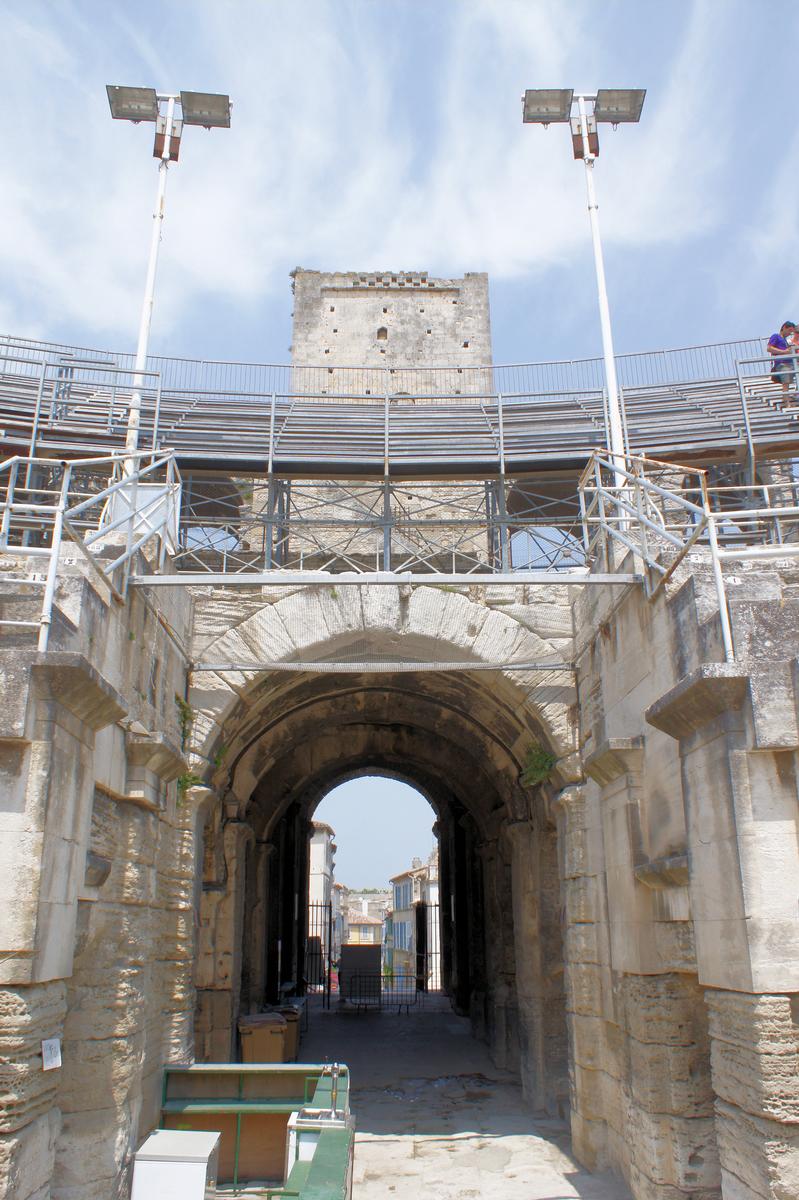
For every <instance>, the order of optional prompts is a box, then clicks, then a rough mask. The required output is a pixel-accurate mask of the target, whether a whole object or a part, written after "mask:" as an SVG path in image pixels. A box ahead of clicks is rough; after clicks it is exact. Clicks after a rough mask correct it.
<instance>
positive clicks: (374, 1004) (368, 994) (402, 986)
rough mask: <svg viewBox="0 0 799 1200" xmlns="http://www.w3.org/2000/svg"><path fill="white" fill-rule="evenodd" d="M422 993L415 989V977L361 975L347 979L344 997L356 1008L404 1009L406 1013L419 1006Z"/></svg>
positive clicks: (354, 975)
mask: <svg viewBox="0 0 799 1200" xmlns="http://www.w3.org/2000/svg"><path fill="white" fill-rule="evenodd" d="M423 994H424V993H423V992H421V991H420V990H419V989H418V988H417V981H416V976H415V975H361V974H357V973H356V974H353V975H351V976H350V978H349V982H348V986H347V993H346V995H345V997H344V999H345V1000H348V1001H349V1002H350V1004H354V1005H355V1006H356V1008H364V1009H366V1008H372V1009H383V1008H397V1010H398V1011H399V1012H401V1011H402V1009H403V1008H404V1009H405V1010H406V1012H407V1011H408V1010H409V1009H410V1008H411V1007H414V1006H416V1005H418V1004H419V997H420V996H422V995H423Z"/></svg>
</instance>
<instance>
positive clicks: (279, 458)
mask: <svg viewBox="0 0 799 1200" xmlns="http://www.w3.org/2000/svg"><path fill="white" fill-rule="evenodd" d="M753 346H756V343H752V342H748V343H726V344H722V345H721V346H715V347H694V348H689V349H685V350H680V351H659V352H656V353H655V354H651V355H638V356H621V357H620V359H619V364H618V365H619V373H620V379H621V386H622V391H623V396H624V402H625V405H624V411H625V414H626V421H625V437H626V441H627V443H628V448H630V447H631V448H632V450H633V451H634V452H635V451H638V452H642V451H643V448H644V447H646V452H647V453H649V454H653V453H656V452H657V453H661V454H669V453H672V452H673V453H675V454H676V453H680V452H685V451H686V450H688V449H690V450H691V451H695V450H697V449H698V450H708V449H712V448H717V447H720V446H725V447H728V448H729V447H732V448H733V449H735V450H736V452H739V450H738V448H739V447H740V448H745V449H746V451H747V453H748V457H749V462H750V472H751V474H752V475H753V476H754V463H755V450H756V446H757V444H758V443H760V444H766V443H767V444H769V445H774V444H784V445H786V446H788V445H792V444H797V443H799V411H797V412H793V411H787V412H783V411H782V409H781V408H780V407H779V405H778V403H777V402H778V399H779V391H780V389H779V385H778V384H776V383H774V382H773V381H772V380H771V377H770V374H769V368H770V367H771V366H772V365H773V363H772V362H771V360H768V359H763V358H760V359H756V358H753V357H751V354H750V356H749V357H742V358H740V360H739V359H737V358H734V357H733V356H734V354H735V353H739V354H740V353H741V351H742V349H743V348H746V349H747V350H748V351H751V348H752V347H753ZM44 349H46V350H47V351H48V352H49V354H48V355H44V356H42V355H43V351H42V350H40V351H37V350H36V349H35V347H33V348H32V347H31V346H27V347H26V346H24V345H19V344H17V343H13V344H12V343H10V342H9V341H8V340H7V341H6V343H5V344H3V343H2V342H0V437H4V438H5V441H6V443H7V444H8V445H9V446H14V447H17V448H20V449H21V448H24V449H25V452H26V453H28V454H30V455H31V456H33V457H35V456H36V455H37V454H39V453H44V452H49V453H58V454H67V453H79V454H80V453H88V452H89V451H90V450H95V449H96V450H101V451H102V450H104V451H106V452H111V451H113V450H114V449H116V448H117V447H121V446H122V445H123V444H124V437H125V430H126V424H127V415H128V411H129V407H130V401H131V396H132V395H133V393H135V392H137V391H141V393H142V405H141V416H140V439H139V444H140V445H141V446H144V445H149V446H151V447H152V448H153V449H155V448H166V447H169V448H172V449H175V450H176V452H177V453H178V454H179V456H180V458H181V460H182V461H187V460H191V461H194V462H198V461H199V462H202V463H204V464H208V465H209V466H210V465H214V466H216V465H218V464H219V461H220V457H221V458H223V459H224V460H225V461H226V462H227V463H229V464H230V465H231V468H234V467H235V466H236V464H238V466H239V467H241V466H243V465H251V466H252V468H253V469H254V470H259V471H266V472H267V473H270V474H272V473H282V474H284V475H292V474H297V473H298V472H300V473H306V474H307V473H308V472H309V471H311V470H313V469H314V468H318V470H319V472H320V473H322V472H323V471H324V470H330V471H331V473H333V474H341V473H342V472H346V471H353V472H356V473H357V474H359V475H363V474H367V475H369V476H371V477H376V476H384V477H385V476H387V475H389V474H394V475H397V476H405V477H407V476H408V475H417V476H419V475H420V473H421V472H422V471H428V472H430V473H431V475H432V477H444V476H446V475H447V473H450V474H452V473H453V472H455V473H458V474H461V475H464V474H468V472H470V471H471V472H473V474H474V476H475V477H476V476H477V475H480V474H492V473H493V474H500V475H502V474H505V473H506V472H510V471H521V470H534V469H538V468H539V467H541V466H545V465H547V464H550V463H551V462H552V461H553V460H558V461H566V462H569V461H572V462H575V463H576V464H579V465H580V466H581V465H582V464H583V463H584V462H585V461H586V460H587V458H588V457H589V456H590V454H591V453H592V452H593V451H594V450H600V449H601V448H602V446H603V445H604V444H606V440H607V439H606V432H605V426H606V414H605V404H604V392H603V388H602V379H601V375H598V374H596V372H595V370H594V367H593V366H591V367H590V369H589V365H590V364H594V365H596V363H598V362H599V360H596V362H595V360H588V359H586V360H583V361H582V362H581V363H541V364H528V365H517V366H510V367H440V368H437V367H436V368H434V367H431V368H368V367H363V368H361V367H329V368H318V367H311V366H308V367H306V366H285V367H273V366H268V365H264V366H259V365H257V364H246V363H244V364H214V363H211V364H209V363H187V362H186V360H166V359H164V360H153V367H154V369H153V371H151V372H150V373H149V374H145V381H146V384H147V386H146V387H145V388H143V389H142V388H140V387H138V386H137V380H139V374H138V373H136V372H135V371H134V369H133V367H132V365H131V364H130V363H129V362H128V359H129V358H130V356H124V355H122V356H118V360H119V361H114V360H112V359H110V358H102V357H100V355H99V352H97V353H96V354H95V355H94V356H93V357H83V358H80V357H79V355H78V352H77V351H70V350H69V349H68V348H64V349H63V351H61V352H60V351H59V348H58V347H52V346H50V347H45V348H44ZM85 353H86V354H87V355H88V354H91V352H88V351H87V352H85ZM175 364H177V365H178V366H179V367H180V369H179V370H178V369H177V367H175ZM625 364H626V365H625ZM156 367H157V369H155V368H156ZM173 368H175V369H173ZM760 368H762V370H761V369H760ZM177 384H179V385H180V386H177ZM428 477H430V476H428Z"/></svg>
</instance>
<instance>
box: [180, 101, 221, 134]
mask: <svg viewBox="0 0 799 1200" xmlns="http://www.w3.org/2000/svg"><path fill="white" fill-rule="evenodd" d="M180 107H181V108H182V109H183V123H184V125H204V126H205V128H206V129H211V128H212V127H213V128H216V129H229V128H230V96H221V95H217V94H216V93H214V92H181V93H180Z"/></svg>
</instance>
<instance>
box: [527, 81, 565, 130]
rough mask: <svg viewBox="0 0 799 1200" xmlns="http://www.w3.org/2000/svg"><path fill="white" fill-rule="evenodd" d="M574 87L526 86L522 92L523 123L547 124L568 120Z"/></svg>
mask: <svg viewBox="0 0 799 1200" xmlns="http://www.w3.org/2000/svg"><path fill="white" fill-rule="evenodd" d="M573 96H574V88H544V89H541V88H528V90H527V91H526V92H525V93H524V101H523V103H524V114H523V117H522V120H523V121H524V123H525V124H531V123H537V124H539V125H549V124H550V123H551V122H553V121H555V122H557V121H568V119H569V117H570V116H571V110H572V97H573Z"/></svg>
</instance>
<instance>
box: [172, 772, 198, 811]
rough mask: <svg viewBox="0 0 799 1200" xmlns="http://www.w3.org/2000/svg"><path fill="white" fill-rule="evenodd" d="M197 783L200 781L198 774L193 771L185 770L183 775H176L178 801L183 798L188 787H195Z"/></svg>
mask: <svg viewBox="0 0 799 1200" xmlns="http://www.w3.org/2000/svg"><path fill="white" fill-rule="evenodd" d="M198 783H202V779H201V778H200V776H199V775H195V774H194V772H193V771H186V772H184V774H183V775H179V776H178V803H179V804H180V803H181V802H182V800H183V799H184V797H185V795H186V792H187V791H188V790H189V788H193V787H197V784H198Z"/></svg>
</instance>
